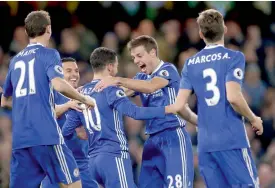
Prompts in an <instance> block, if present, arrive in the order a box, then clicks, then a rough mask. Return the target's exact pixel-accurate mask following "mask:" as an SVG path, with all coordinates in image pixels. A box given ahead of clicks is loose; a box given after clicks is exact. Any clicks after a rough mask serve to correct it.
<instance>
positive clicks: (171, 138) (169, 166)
mask: <svg viewBox="0 0 275 188" xmlns="http://www.w3.org/2000/svg"><path fill="white" fill-rule="evenodd" d="M128 49H129V51H130V53H131V56H132V58H133V61H134V63H135V64H136V65H137V66H138V67H139V68H140V70H141V72H140V73H138V74H137V75H136V77H135V79H128V78H121V77H114V78H107V79H104V80H102V81H101V82H100V83H99V84H98V85H97V86H96V89H99V90H101V89H102V88H105V87H107V86H109V85H120V86H123V87H126V88H128V89H130V90H134V91H137V92H136V94H139V95H140V97H141V100H142V103H143V106H145V107H155V106H162V105H169V104H173V103H174V102H175V99H176V96H177V94H178V90H179V86H180V76H179V73H178V71H177V69H176V68H175V66H174V65H172V64H171V63H166V62H163V61H161V60H160V59H159V57H158V45H157V42H156V41H155V39H154V38H152V37H150V36H140V37H137V38H135V39H133V40H131V41H130V42H129V43H128ZM185 112H188V113H185ZM185 112H184V113H183V112H182V115H183V117H184V119H185V120H187V121H190V122H191V123H196V115H195V114H194V113H190V111H186V110H185ZM185 125H186V123H185V121H184V120H183V119H181V118H179V117H178V116H177V115H174V114H170V115H167V116H165V118H163V119H151V120H147V122H146V134H148V135H150V136H149V138H148V140H147V141H146V142H145V144H144V150H143V156H142V164H141V173H140V178H139V187H140V188H149V187H150V188H154V187H156V188H158V187H163V186H165V187H169V186H174V187H185V188H188V187H193V180H194V167H193V152H192V144H191V140H190V137H189V135H188V133H187V132H186V130H185V128H184V127H185Z"/></svg>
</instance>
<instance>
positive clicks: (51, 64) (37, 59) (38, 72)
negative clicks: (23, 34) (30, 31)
mask: <svg viewBox="0 0 275 188" xmlns="http://www.w3.org/2000/svg"><path fill="white" fill-rule="evenodd" d="M56 77H61V78H63V70H62V65H61V60H60V56H59V53H58V52H57V51H56V50H54V49H50V48H46V47H44V46H42V45H40V44H30V45H28V46H27V47H26V48H25V49H24V50H22V51H21V52H19V53H18V54H17V55H16V56H15V57H14V58H13V59H12V60H11V62H10V65H9V71H8V74H7V77H6V80H5V84H4V92H3V94H4V96H5V97H9V96H12V100H13V103H12V138H13V146H12V147H13V149H19V148H26V147H32V146H37V145H53V144H62V143H64V139H63V137H62V133H61V129H60V128H59V126H58V124H57V122H56V116H55V110H54V94H53V87H52V85H51V82H50V81H51V80H52V79H53V78H56Z"/></svg>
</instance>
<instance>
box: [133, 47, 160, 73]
mask: <svg viewBox="0 0 275 188" xmlns="http://www.w3.org/2000/svg"><path fill="white" fill-rule="evenodd" d="M131 57H132V59H133V62H134V63H135V64H136V65H137V66H138V67H139V69H140V71H141V72H143V73H145V74H151V73H152V72H153V71H154V70H153V69H154V67H153V61H154V59H155V58H156V50H155V49H152V50H150V51H149V53H148V52H147V51H146V49H145V47H144V46H137V47H135V48H132V49H131Z"/></svg>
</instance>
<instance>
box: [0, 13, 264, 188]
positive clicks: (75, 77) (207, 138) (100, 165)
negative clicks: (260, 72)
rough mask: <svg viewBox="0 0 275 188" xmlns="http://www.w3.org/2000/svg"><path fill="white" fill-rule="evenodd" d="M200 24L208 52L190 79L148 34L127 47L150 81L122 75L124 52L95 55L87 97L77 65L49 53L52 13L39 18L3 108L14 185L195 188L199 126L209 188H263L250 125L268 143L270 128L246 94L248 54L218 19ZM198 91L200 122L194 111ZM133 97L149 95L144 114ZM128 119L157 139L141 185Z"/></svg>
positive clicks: (202, 17) (33, 17)
mask: <svg viewBox="0 0 275 188" xmlns="http://www.w3.org/2000/svg"><path fill="white" fill-rule="evenodd" d="M197 23H198V25H199V28H200V33H199V34H200V37H201V38H202V39H203V40H204V42H205V43H206V47H205V48H204V49H202V50H201V51H200V52H198V53H197V54H196V55H194V56H192V57H190V58H189V59H187V60H186V62H185V65H184V68H183V70H182V73H181V77H180V75H179V74H178V72H177V69H176V67H175V66H174V65H173V64H171V63H167V62H163V61H161V60H160V59H159V58H158V45H157V43H156V41H155V40H154V39H153V38H152V37H150V36H139V37H137V38H135V39H132V40H131V41H130V42H129V43H128V46H127V47H128V49H129V52H130V54H131V57H132V59H133V61H134V63H135V64H136V65H137V66H138V67H139V68H140V73H137V75H136V76H135V77H134V78H133V79H128V78H121V77H115V76H116V74H117V71H118V65H119V63H118V58H117V54H116V53H115V52H114V51H113V50H111V49H107V48H103V47H100V48H97V49H95V50H94V51H93V52H92V54H91V57H90V63H91V66H92V69H93V71H94V79H93V80H92V81H91V82H90V83H87V84H85V85H84V86H83V87H82V88H81V91H80V92H78V91H77V90H76V88H77V86H78V81H79V72H78V68H77V64H76V62H75V60H74V59H72V58H65V59H62V61H61V59H60V56H59V53H58V52H57V51H56V50H54V49H50V48H47V47H46V46H47V44H48V42H49V39H50V37H51V20H50V17H49V15H48V13H47V12H45V11H34V12H31V13H30V14H29V15H28V16H27V17H26V19H25V28H26V33H27V35H28V36H29V38H30V44H29V45H28V46H27V47H26V48H25V49H24V50H22V51H21V52H19V53H18V54H17V55H16V56H14V58H13V59H12V60H11V62H10V66H9V71H8V75H7V78H6V81H5V84H4V87H3V95H2V100H1V106H2V107H5V106H10V105H11V103H12V111H13V112H12V113H13V115H12V123H13V128H12V136H13V146H12V147H13V150H12V160H11V177H10V187H11V188H17V187H26V188H37V187H39V186H41V187H43V188H50V187H70V188H79V187H84V188H85V187H87V188H95V187H98V186H99V184H101V185H102V186H103V187H106V188H135V187H141V188H160V187H168V188H172V187H176V188H189V187H193V180H194V167H193V152H192V144H191V141H190V137H189V135H188V133H187V132H186V130H185V125H186V121H188V122H190V123H191V124H193V125H195V126H197V127H198V156H199V170H200V174H201V176H202V177H203V180H204V182H205V184H206V186H207V187H209V188H216V187H217V188H226V187H259V180H258V175H257V169H256V166H255V163H254V161H253V159H252V157H251V152H250V149H249V147H250V146H249V141H248V139H247V135H246V131H245V126H244V118H246V119H247V120H248V121H249V122H250V123H251V125H252V128H253V129H254V130H255V131H256V133H257V134H258V135H261V134H262V132H263V127H262V120H261V118H260V117H257V116H255V115H254V114H253V112H252V111H251V110H250V108H249V107H248V105H247V103H246V101H245V99H244V97H243V95H242V92H241V87H242V82H243V77H244V71H245V70H244V68H245V58H244V55H243V53H241V52H238V51H234V50H230V49H227V48H225V47H224V34H225V33H226V30H227V28H226V27H225V25H224V21H223V16H222V15H221V14H220V13H219V12H218V11H216V10H213V9H209V10H206V11H204V12H202V13H200V14H199V17H198V19H197ZM61 62H62V63H61ZM64 79H65V80H64ZM192 91H193V92H194V93H195V95H196V96H197V100H198V116H197V115H196V114H194V113H193V112H192V111H191V110H190V109H189V107H188V105H187V101H188V97H189V96H190V95H191V94H192ZM133 96H140V98H141V100H142V104H143V107H138V106H136V105H135V104H133V103H132V102H131V101H130V100H129V99H128V97H133ZM71 99H73V101H72V100H71ZM11 101H12V102H11ZM76 101H79V102H76ZM79 103H82V105H79ZM124 115H126V116H129V117H132V118H134V119H140V120H145V121H146V130H145V131H146V134H148V135H149V138H148V139H147V140H146V142H145V144H144V149H143V154H142V165H141V171H140V177H139V182H138V185H135V183H134V180H133V173H132V166H131V159H130V155H129V150H128V144H127V138H126V135H125V131H124V125H123V116H124ZM243 117H244V118H243ZM79 137H82V138H87V139H88V140H82V139H79Z"/></svg>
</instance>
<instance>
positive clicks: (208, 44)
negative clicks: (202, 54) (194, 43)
mask: <svg viewBox="0 0 275 188" xmlns="http://www.w3.org/2000/svg"><path fill="white" fill-rule="evenodd" d="M205 44H206V46H214V45H223V46H224V40H223V39H222V40H219V41H216V42H207V41H205Z"/></svg>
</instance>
